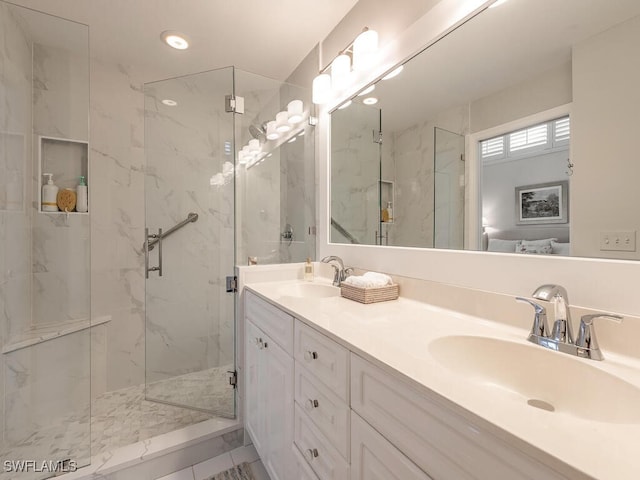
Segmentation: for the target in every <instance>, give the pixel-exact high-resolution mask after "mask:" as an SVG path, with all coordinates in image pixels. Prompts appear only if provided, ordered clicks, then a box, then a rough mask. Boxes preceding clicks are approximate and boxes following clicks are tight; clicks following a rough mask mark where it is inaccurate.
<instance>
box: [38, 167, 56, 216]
mask: <svg viewBox="0 0 640 480" xmlns="http://www.w3.org/2000/svg"><path fill="white" fill-rule="evenodd" d="M42 176H43V177H48V178H47V183H45V184H44V185H42V206H41V208H42V211H43V212H57V211H58V200H57V198H58V187H57V186H56V185H55V184H54V183H53V173H43V174H42Z"/></svg>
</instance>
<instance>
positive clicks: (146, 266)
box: [144, 228, 162, 278]
mask: <svg viewBox="0 0 640 480" xmlns="http://www.w3.org/2000/svg"><path fill="white" fill-rule="evenodd" d="M149 239H152V240H155V241H156V242H157V243H158V266H157V267H150V266H149ZM144 271H145V278H149V272H158V276H160V277H161V276H162V229H161V228H159V229H158V233H157V234H156V233H149V229H148V228H145V229H144Z"/></svg>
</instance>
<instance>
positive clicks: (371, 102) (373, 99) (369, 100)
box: [362, 97, 378, 105]
mask: <svg viewBox="0 0 640 480" xmlns="http://www.w3.org/2000/svg"><path fill="white" fill-rule="evenodd" d="M362 103H364V104H365V105H375V104H376V103H378V99H377V98H376V97H367V98H365V99H364V100H363V101H362Z"/></svg>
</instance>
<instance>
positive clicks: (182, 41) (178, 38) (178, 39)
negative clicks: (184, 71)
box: [160, 30, 189, 50]
mask: <svg viewBox="0 0 640 480" xmlns="http://www.w3.org/2000/svg"><path fill="white" fill-rule="evenodd" d="M160 38H161V39H162V41H163V42H164V43H166V44H167V45H169V46H170V47H172V48H175V49H176V50H186V49H187V48H189V40H187V37H186V36H185V35H184V34H182V33H180V32H174V31H172V30H165V31H164V32H162V33H161V34H160Z"/></svg>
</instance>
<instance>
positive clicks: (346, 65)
mask: <svg viewBox="0 0 640 480" xmlns="http://www.w3.org/2000/svg"><path fill="white" fill-rule="evenodd" d="M350 75H351V58H350V57H349V55H345V54H342V55H338V56H337V57H336V58H335V59H334V60H333V62H331V87H332V88H335V89H337V90H342V89H343V88H345V87H346V86H347V85H348V84H349V77H350Z"/></svg>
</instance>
